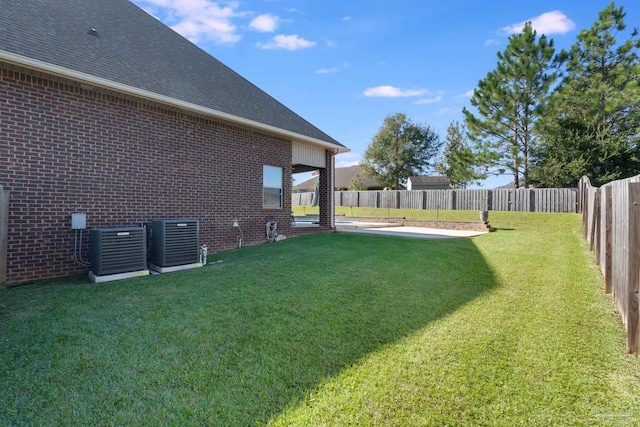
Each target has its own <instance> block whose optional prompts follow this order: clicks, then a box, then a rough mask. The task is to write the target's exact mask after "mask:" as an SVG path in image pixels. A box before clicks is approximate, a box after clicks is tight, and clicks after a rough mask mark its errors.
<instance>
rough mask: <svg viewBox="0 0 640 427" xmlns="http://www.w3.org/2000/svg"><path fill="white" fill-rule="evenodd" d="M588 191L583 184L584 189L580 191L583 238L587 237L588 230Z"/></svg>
mask: <svg viewBox="0 0 640 427" xmlns="http://www.w3.org/2000/svg"><path fill="white" fill-rule="evenodd" d="M588 224H589V191H588V190H587V188H586V185H585V186H584V191H583V192H582V226H583V228H584V238H585V239H587V237H588V236H587V234H588V232H589V226H588Z"/></svg>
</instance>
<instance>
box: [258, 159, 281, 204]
mask: <svg viewBox="0 0 640 427" xmlns="http://www.w3.org/2000/svg"><path fill="white" fill-rule="evenodd" d="M262 172H263V175H262V186H263V195H262V206H263V207H264V208H277V209H280V208H282V168H279V167H275V166H263V169H262Z"/></svg>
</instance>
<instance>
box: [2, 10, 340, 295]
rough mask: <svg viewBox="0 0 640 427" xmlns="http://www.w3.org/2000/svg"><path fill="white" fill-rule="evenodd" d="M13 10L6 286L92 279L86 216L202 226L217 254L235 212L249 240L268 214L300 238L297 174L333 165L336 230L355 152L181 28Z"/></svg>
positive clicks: (109, 222)
mask: <svg viewBox="0 0 640 427" xmlns="http://www.w3.org/2000/svg"><path fill="white" fill-rule="evenodd" d="M0 5H1V10H2V12H1V13H0V133H1V134H2V136H1V138H0V186H2V187H4V190H6V191H8V193H9V203H8V214H5V215H6V216H7V218H4V220H5V221H6V222H7V223H8V227H7V233H6V236H5V237H6V242H7V243H6V249H5V253H4V254H0V256H4V260H3V261H0V268H2V267H4V270H5V271H0V282H1V281H2V280H3V278H4V281H5V284H7V285H15V284H21V283H27V282H33V281H38V280H43V279H48V278H54V277H61V276H67V275H71V274H76V273H82V272H83V271H86V268H84V267H82V266H79V265H77V264H76V263H75V262H74V254H73V248H74V242H73V239H74V232H73V230H72V229H71V222H70V215H71V213H74V212H83V213H86V225H87V227H88V228H93V227H109V226H131V225H139V224H141V223H148V222H150V221H152V220H156V219H168V218H193V219H197V220H198V221H199V232H200V241H201V243H204V244H207V245H208V247H209V251H210V252H211V251H214V252H215V251H223V250H227V249H230V248H233V247H236V245H237V241H236V230H233V229H232V228H231V224H232V220H233V219H234V218H237V219H238V220H239V222H240V224H241V226H242V229H243V232H244V244H257V243H261V242H264V241H265V240H266V236H265V221H266V220H267V219H274V220H276V221H277V224H278V230H279V231H280V233H282V234H289V233H290V231H291V230H290V214H291V195H290V194H291V182H292V181H291V175H292V173H295V172H304V171H309V170H316V169H320V171H321V172H320V183H321V192H320V206H321V215H320V225H321V226H324V227H325V228H330V227H333V203H332V197H333V192H332V191H331V189H332V188H333V183H332V182H333V176H332V171H333V165H334V155H335V154H337V153H339V152H345V151H348V149H347V148H345V147H344V146H343V145H341V144H340V143H338V142H337V141H336V140H334V139H333V138H331V137H330V136H328V135H327V134H325V133H324V132H322V131H321V130H319V129H318V128H316V127H315V126H313V125H311V124H310V123H309V122H307V121H306V120H304V119H302V118H301V117H300V116H298V115H297V114H295V113H294V112H293V111H291V110H289V109H288V108H286V107H285V106H284V105H282V104H280V103H279V102H278V101H276V100H275V99H273V98H272V97H270V96H269V95H268V94H266V93H265V92H263V91H262V90H260V89H259V88H257V87H256V86H254V85H253V84H251V83H250V82H248V81H247V80H245V79H244V78H242V77H241V76H239V75H238V74H236V73H235V72H234V71H232V70H231V69H229V68H228V67H226V66H225V65H223V64H222V63H220V62H219V61H217V60H216V59H214V58H213V57H211V56H210V55H209V54H207V53H205V52H204V51H202V50H201V49H199V48H198V47H196V46H195V45H193V44H192V43H190V42H189V41H187V40H186V39H184V38H183V37H181V36H180V35H178V34H177V33H175V32H174V31H172V30H171V29H170V28H168V27H166V26H165V25H163V24H162V23H161V22H159V21H158V20H156V19H155V18H153V17H152V16H150V15H148V14H147V13H146V12H144V11H143V10H141V9H139V8H138V7H137V6H135V5H133V4H132V3H130V2H129V1H127V0H108V1H105V0H65V1H50V0H26V1H20V2H10V1H4V0H0ZM267 181H269V183H267ZM274 182H275V184H274ZM265 196H266V197H265ZM2 215H3V213H2V212H0V224H2V220H3V218H1V216H2ZM85 250H86V249H85ZM0 251H1V249H0ZM0 285H1V283H0Z"/></svg>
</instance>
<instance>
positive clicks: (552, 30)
mask: <svg viewBox="0 0 640 427" xmlns="http://www.w3.org/2000/svg"><path fill="white" fill-rule="evenodd" d="M528 21H531V27H532V28H533V29H534V30H536V31H537V32H538V33H540V34H547V35H548V34H565V33H568V32H569V31H571V30H573V29H574V28H575V27H576V23H575V22H573V21H572V20H571V19H569V18H568V17H567V15H565V14H564V13H562V12H560V11H559V10H553V11H551V12H546V13H543V14H542V15H540V16H536V17H535V18H531V19H527V20H526V21H522V22H518V23H517V24H513V25H509V26H507V27H504V28H502V30H503V31H504V32H506V33H507V34H517V33H520V32H522V29H523V28H524V25H525V24H526V23H527V22H528Z"/></svg>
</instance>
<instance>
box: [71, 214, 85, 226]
mask: <svg viewBox="0 0 640 427" xmlns="http://www.w3.org/2000/svg"><path fill="white" fill-rule="evenodd" d="M86 228H87V214H84V213H72V214H71V229H72V230H84V229H86Z"/></svg>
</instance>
